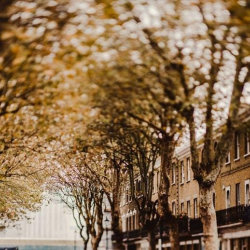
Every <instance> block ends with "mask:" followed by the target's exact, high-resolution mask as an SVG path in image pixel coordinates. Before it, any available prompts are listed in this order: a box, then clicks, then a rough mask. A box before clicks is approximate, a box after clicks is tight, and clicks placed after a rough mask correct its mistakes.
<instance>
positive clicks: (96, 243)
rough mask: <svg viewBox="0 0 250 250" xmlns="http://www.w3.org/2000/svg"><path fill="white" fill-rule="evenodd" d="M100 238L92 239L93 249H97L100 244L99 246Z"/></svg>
mask: <svg viewBox="0 0 250 250" xmlns="http://www.w3.org/2000/svg"><path fill="white" fill-rule="evenodd" d="M99 242H100V241H99V240H98V239H93V238H92V240H91V245H92V249H93V250H97V248H98V246H99Z"/></svg>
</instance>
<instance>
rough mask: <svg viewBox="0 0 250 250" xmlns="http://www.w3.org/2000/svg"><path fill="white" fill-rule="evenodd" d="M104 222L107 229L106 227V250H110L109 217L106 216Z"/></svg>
mask: <svg viewBox="0 0 250 250" xmlns="http://www.w3.org/2000/svg"><path fill="white" fill-rule="evenodd" d="M104 222H105V227H106V250H108V225H109V219H108V216H106V219H105V221H104Z"/></svg>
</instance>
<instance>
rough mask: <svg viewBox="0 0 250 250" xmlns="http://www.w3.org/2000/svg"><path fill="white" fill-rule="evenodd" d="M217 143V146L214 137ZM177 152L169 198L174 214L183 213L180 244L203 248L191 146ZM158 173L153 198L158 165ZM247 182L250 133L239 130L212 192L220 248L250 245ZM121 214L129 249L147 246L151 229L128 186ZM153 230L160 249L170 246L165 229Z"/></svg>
mask: <svg viewBox="0 0 250 250" xmlns="http://www.w3.org/2000/svg"><path fill="white" fill-rule="evenodd" d="M214 146H215V147H216V142H215V145H214ZM201 150H202V145H201V146H200V151H201ZM176 157H177V158H178V161H179V163H180V164H179V166H178V167H173V169H172V173H171V176H170V177H171V188H170V197H169V201H170V207H171V208H172V213H173V214H175V215H176V216H178V217H180V218H182V219H180V221H179V223H180V224H179V227H180V245H181V249H183V250H196V249H197V250H201V249H204V248H203V234H202V224H201V221H200V215H199V186H198V183H197V182H196V181H195V180H194V179H193V172H192V169H191V157H190V148H189V146H185V147H182V148H180V149H178V150H177V151H176ZM157 164H158V165H159V164H160V163H159V162H158V163H157ZM154 178H155V179H154V193H153V199H157V192H158V186H159V172H158V170H157V168H156V171H155V175H154ZM138 181H139V180H136V182H138ZM249 185H250V135H249V133H248V132H236V133H235V135H234V139H233V142H232V146H231V150H230V153H229V155H228V157H227V159H226V163H225V165H224V166H223V167H222V171H221V174H220V176H219V178H218V180H217V182H216V185H215V193H214V196H213V202H214V205H215V209H216V214H217V224H218V233H219V238H220V249H221V250H247V249H250V206H249V205H250V191H249ZM121 216H122V218H121V221H122V229H123V232H124V233H123V236H122V238H123V242H124V244H125V245H126V246H127V249H131V250H132V249H142V250H146V249H147V247H148V242H147V238H146V236H147V234H146V233H145V232H143V230H141V229H139V224H138V214H137V211H136V207H135V205H134V204H133V202H132V201H131V198H130V196H129V190H128V189H125V190H124V193H123V195H122V201H121ZM155 234H156V239H157V240H158V242H162V243H161V244H157V249H163V250H169V249H171V248H170V243H169V238H168V233H167V230H165V229H164V228H161V229H159V228H156V229H155ZM160 245H161V247H160Z"/></svg>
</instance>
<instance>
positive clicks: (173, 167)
mask: <svg viewBox="0 0 250 250" xmlns="http://www.w3.org/2000/svg"><path fill="white" fill-rule="evenodd" d="M175 175H176V170H175V164H173V165H172V185H174V184H175V179H176V178H175V177H176V176H175Z"/></svg>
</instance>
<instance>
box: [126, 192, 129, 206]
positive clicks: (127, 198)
mask: <svg viewBox="0 0 250 250" xmlns="http://www.w3.org/2000/svg"><path fill="white" fill-rule="evenodd" d="M128 200H129V196H128V189H127V190H126V203H128Z"/></svg>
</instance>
